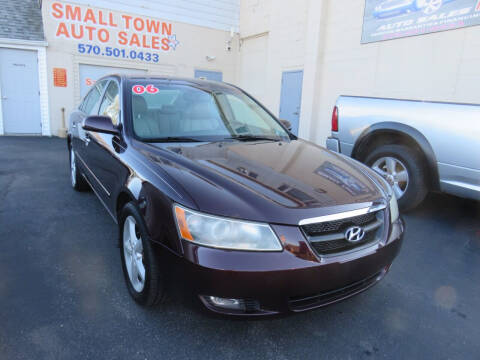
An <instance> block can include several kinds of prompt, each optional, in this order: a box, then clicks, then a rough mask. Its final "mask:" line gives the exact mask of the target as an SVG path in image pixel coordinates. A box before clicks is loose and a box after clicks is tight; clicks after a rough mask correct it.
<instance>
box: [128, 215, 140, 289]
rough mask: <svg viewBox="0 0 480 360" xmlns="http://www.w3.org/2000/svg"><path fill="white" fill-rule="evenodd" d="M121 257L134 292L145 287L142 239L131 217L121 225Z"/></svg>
mask: <svg viewBox="0 0 480 360" xmlns="http://www.w3.org/2000/svg"><path fill="white" fill-rule="evenodd" d="M123 255H124V261H125V267H126V269H127V272H128V278H129V280H130V284H131V285H132V286H133V288H134V289H135V291H137V292H142V290H143V288H144V287H145V265H144V264H143V244H142V237H141V234H140V231H139V228H138V225H137V222H136V221H135V218H134V217H133V216H128V217H127V218H126V219H125V223H124V224H123Z"/></svg>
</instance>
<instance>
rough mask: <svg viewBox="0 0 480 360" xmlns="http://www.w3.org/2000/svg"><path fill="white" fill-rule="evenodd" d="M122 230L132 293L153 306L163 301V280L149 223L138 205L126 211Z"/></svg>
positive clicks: (126, 274) (125, 267)
mask: <svg viewBox="0 0 480 360" xmlns="http://www.w3.org/2000/svg"><path fill="white" fill-rule="evenodd" d="M119 227H120V229H119V230H120V240H121V241H120V256H121V258H122V268H123V274H124V277H125V282H126V285H127V288H128V292H129V293H130V295H131V296H132V297H133V299H134V300H135V301H136V302H137V303H139V304H140V305H143V306H153V305H155V304H157V303H159V302H160V301H161V300H162V298H163V295H164V284H163V278H162V276H161V274H160V266H159V259H158V256H157V254H156V253H155V251H154V248H153V246H152V243H151V241H150V238H149V235H148V232H147V228H146V225H145V222H144V220H143V218H142V216H141V215H140V212H139V211H138V210H137V207H136V206H135V204H134V203H132V202H130V203H128V204H127V205H125V207H124V208H123V210H122V212H121V214H120V221H119Z"/></svg>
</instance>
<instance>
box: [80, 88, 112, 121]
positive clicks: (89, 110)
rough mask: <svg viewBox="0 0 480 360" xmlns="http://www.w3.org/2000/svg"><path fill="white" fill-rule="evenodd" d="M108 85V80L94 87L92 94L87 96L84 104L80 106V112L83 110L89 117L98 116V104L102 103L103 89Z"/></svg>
mask: <svg viewBox="0 0 480 360" xmlns="http://www.w3.org/2000/svg"><path fill="white" fill-rule="evenodd" d="M106 84H107V80H102V81H100V82H97V83H96V84H95V85H93V87H92V89H91V90H90V92H89V93H88V94H87V96H85V99H84V100H83V103H82V104H81V105H80V110H82V111H83V112H84V113H85V114H87V115H96V114H95V110H96V109H97V106H96V105H97V104H98V102H99V101H100V96H101V95H102V92H103V89H104V88H105V85H106Z"/></svg>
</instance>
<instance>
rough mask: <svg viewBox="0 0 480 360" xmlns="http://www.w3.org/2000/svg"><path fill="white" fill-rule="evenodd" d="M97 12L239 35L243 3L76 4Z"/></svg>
mask: <svg viewBox="0 0 480 360" xmlns="http://www.w3.org/2000/svg"><path fill="white" fill-rule="evenodd" d="M73 2H75V3H78V4H85V5H90V6H94V7H97V8H104V9H112V10H116V11H121V12H124V13H132V14H138V15H144V16H150V17H153V18H159V19H165V20H170V21H178V22H183V23H187V24H192V25H199V26H205V27H209V28H213V29H219V30H227V31H230V29H232V28H233V30H234V31H235V32H238V27H239V15H240V0H155V1H148V0H117V1H112V0H97V1H92V0H74V1H73Z"/></svg>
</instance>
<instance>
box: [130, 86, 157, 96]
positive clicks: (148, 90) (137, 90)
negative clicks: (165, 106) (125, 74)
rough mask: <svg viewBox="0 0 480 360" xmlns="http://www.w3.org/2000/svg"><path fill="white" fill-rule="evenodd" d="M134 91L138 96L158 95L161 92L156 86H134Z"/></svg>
mask: <svg viewBox="0 0 480 360" xmlns="http://www.w3.org/2000/svg"><path fill="white" fill-rule="evenodd" d="M132 91H133V92H134V93H135V94H138V95H141V94H143V93H145V92H146V93H148V94H156V93H157V92H159V91H160V90H158V88H156V87H155V85H152V84H150V85H147V86H143V85H133V87H132Z"/></svg>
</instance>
